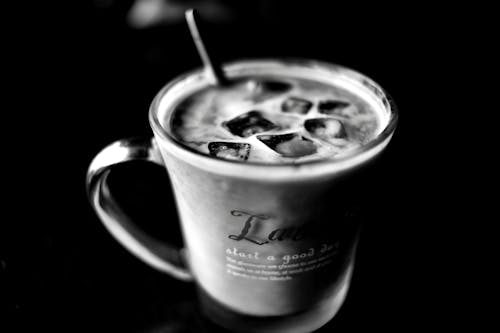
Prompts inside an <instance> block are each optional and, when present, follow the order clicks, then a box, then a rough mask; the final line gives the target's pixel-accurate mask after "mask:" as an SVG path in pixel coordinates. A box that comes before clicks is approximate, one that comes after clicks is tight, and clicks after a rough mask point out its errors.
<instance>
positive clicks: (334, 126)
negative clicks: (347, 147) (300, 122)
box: [304, 118, 347, 140]
mask: <svg viewBox="0 0 500 333" xmlns="http://www.w3.org/2000/svg"><path fill="white" fill-rule="evenodd" d="M304 128H305V129H306V130H307V131H308V132H309V133H311V134H312V135H314V136H317V137H319V138H321V139H325V140H328V139H334V138H339V139H343V138H346V137H347V133H346V130H345V127H344V124H342V122H341V121H340V120H338V119H333V118H313V119H307V120H306V121H305V122H304Z"/></svg>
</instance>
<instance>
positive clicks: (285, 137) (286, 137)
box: [257, 133, 317, 157]
mask: <svg viewBox="0 0 500 333" xmlns="http://www.w3.org/2000/svg"><path fill="white" fill-rule="evenodd" d="M257 139H259V140H260V141H261V142H263V143H264V144H265V145H266V146H268V147H269V148H271V149H272V150H274V151H275V152H277V153H278V154H281V155H282V156H284V157H301V156H306V155H311V154H314V153H315V152H316V150H317V148H316V145H315V144H314V142H312V141H311V140H310V139H308V138H306V137H303V136H302V135H300V134H298V133H288V134H279V135H271V134H269V135H258V136H257Z"/></svg>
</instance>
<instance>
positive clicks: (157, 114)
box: [87, 59, 397, 333]
mask: <svg viewBox="0 0 500 333" xmlns="http://www.w3.org/2000/svg"><path fill="white" fill-rule="evenodd" d="M223 70H224V72H225V74H226V76H227V77H228V78H229V79H235V78H238V77H248V76H255V77H258V76H263V75H265V76H274V75H276V76H278V77H280V76H285V77H295V78H299V79H300V78H303V79H309V80H311V79H313V80H318V81H320V82H323V83H327V84H328V83H330V84H336V85H341V86H342V87H344V88H345V89H348V90H350V91H352V92H355V94H356V95H358V96H361V97H362V98H363V99H364V100H365V101H369V103H371V105H372V106H374V107H376V108H378V110H380V112H381V113H382V116H383V117H382V118H383V119H385V124H384V125H383V126H384V127H383V128H382V130H381V132H380V134H378V135H377V136H376V137H375V138H374V139H373V140H372V141H370V142H368V143H367V144H365V145H363V146H361V147H360V148H356V149H355V150H354V151H352V152H351V153H348V154H347V155H345V156H343V157H340V158H334V159H324V160H318V161H312V162H306V163H302V164H298V165H293V164H264V163H248V162H247V163H245V162H236V161H230V160H224V159H217V158H214V157H211V156H208V155H204V154H202V153H199V152H196V151H194V150H192V149H191V148H188V147H187V146H183V145H182V144H180V143H179V142H178V141H177V140H176V139H175V137H174V136H173V134H172V132H171V129H170V128H169V127H168V126H162V123H163V124H169V123H170V122H169V121H168V120H169V119H171V116H172V112H173V109H174V106H175V105H176V103H178V102H179V101H180V100H182V99H183V98H185V97H186V96H188V95H189V94H191V93H194V92H195V91H197V90H199V89H201V88H203V87H205V86H207V85H209V84H210V80H209V78H208V76H207V75H206V74H205V72H204V70H203V69H198V70H194V71H192V72H189V73H186V74H184V75H181V76H179V77H177V78H175V79H174V80H173V81H171V82H170V83H168V84H167V85H166V86H165V87H164V88H163V89H161V91H160V92H159V93H158V94H157V96H156V97H155V98H154V100H153V102H152V104H151V107H150V110H149V120H150V125H151V128H152V130H153V133H154V138H145V139H126V140H121V141H117V142H115V143H113V144H111V145H109V146H108V147H106V148H104V149H103V150H102V151H101V152H100V153H99V154H98V155H97V156H96V157H95V158H94V160H93V161H92V162H91V164H90V166H89V169H88V174H87V191H88V196H89V200H90V202H91V205H92V206H93V208H94V209H95V211H96V213H97V215H98V216H99V218H100V220H101V221H102V222H103V224H104V225H105V227H106V228H107V229H108V230H109V232H110V233H111V234H112V235H113V236H114V237H115V238H116V239H117V240H118V241H119V242H120V243H121V244H122V245H123V246H125V247H126V248H127V249H128V250H129V251H130V252H132V253H133V254H134V255H136V256H137V257H139V258H140V259H141V260H143V261H144V262H146V263H147V264H149V265H151V266H153V267H154V268H156V269H158V270H160V271H163V272H165V273H168V274H170V275H172V276H174V277H176V278H178V279H181V280H185V281H193V282H194V283H195V284H196V287H197V290H198V295H199V299H200V303H201V305H202V310H203V312H204V313H205V314H206V316H207V317H208V318H210V319H211V320H213V321H214V322H215V323H217V324H219V325H220V326H223V327H225V328H228V329H231V330H233V331H237V332H297V333H301V332H310V331H313V330H315V329H318V328H319V327H321V326H323V325H324V324H325V323H327V322H328V321H329V320H330V319H331V318H333V317H334V316H335V314H336V313H337V311H338V310H339V308H340V306H341V305H342V303H343V301H344V299H345V297H346V293H347V290H348V288H349V283H350V279H351V275H352V271H353V265H354V261H355V251H356V246H357V242H358V235H359V227H360V218H359V216H358V214H357V213H355V212H353V207H355V206H356V203H359V200H358V198H359V196H360V193H368V191H370V188H369V187H370V186H371V185H370V176H368V175H370V171H369V170H370V169H374V168H370V165H372V164H373V161H374V160H375V158H376V157H377V156H378V155H379V154H380V153H381V152H382V151H383V149H384V148H385V147H386V146H387V144H388V143H389V141H390V139H391V137H392V135H393V133H394V130H395V128H396V123H397V111H396V109H395V106H394V104H393V102H392V100H391V99H390V98H389V97H388V95H387V94H386V93H385V92H384V91H383V89H381V88H380V87H379V86H378V85H377V84H376V83H375V82H373V81H372V80H371V79H369V78H367V77H366V76H364V75H362V74H360V73H358V72H356V71H353V70H350V69H347V68H345V67H341V66H338V65H333V64H327V63H322V62H318V61H313V60H304V59H286V60H265V59H260V60H245V61H236V62H233V63H230V64H226V65H224V66H223ZM163 119H166V121H164V122H162V120H163ZM131 160H146V161H151V162H153V163H157V164H160V165H163V166H165V168H166V170H167V172H168V174H169V177H170V181H171V185H172V188H173V192H174V197H175V201H176V205H177V208H178V213H179V218H180V227H181V230H182V235H183V241H184V248H182V249H179V248H176V247H175V246H173V245H170V244H166V243H163V242H160V241H158V240H156V239H154V237H153V236H151V235H148V234H146V233H145V232H144V231H142V230H141V228H140V227H139V226H138V225H136V224H135V223H134V222H133V221H132V220H131V219H130V218H128V217H127V216H126V214H125V213H124V212H123V211H122V210H121V209H120V207H119V206H118V205H117V204H116V203H115V202H114V201H113V200H112V199H111V197H110V193H109V191H108V189H107V187H106V179H107V177H108V175H109V173H110V172H111V171H112V169H113V166H115V165H117V164H120V163H124V162H126V161H131ZM158 209H161V207H158Z"/></svg>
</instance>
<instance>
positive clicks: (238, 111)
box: [164, 77, 381, 164]
mask: <svg viewBox="0 0 500 333" xmlns="http://www.w3.org/2000/svg"><path fill="white" fill-rule="evenodd" d="M165 125H166V126H171V128H172V133H173V135H174V136H175V137H176V139H177V140H178V141H180V142H181V143H182V144H184V145H186V146H188V147H190V148H193V149H195V150H197V151H199V152H201V153H204V154H207V155H210V156H213V157H217V158H221V159H229V160H237V161H243V162H244V161H247V162H259V163H277V164H279V163H302V162H306V161H312V160H320V159H326V158H332V157H339V156H342V155H344V154H346V153H348V152H350V151H352V150H353V149H355V148H357V147H359V146H362V145H364V144H366V143H367V142H369V141H371V140H372V139H374V138H375V137H376V136H377V134H378V133H379V132H380V131H381V121H380V117H379V115H378V114H377V112H376V111H375V110H374V108H373V107H372V106H371V105H370V104H369V103H367V102H366V101H364V100H363V99H362V98H360V97H359V96H357V95H355V94H353V93H351V92H349V91H348V90H346V89H344V88H341V87H337V86H332V85H327V84H325V83H321V82H316V81H312V80H305V79H295V78H281V77H280V78H276V77H259V78H248V79H240V80H238V81H236V82H232V83H231V85H230V86H228V87H213V86H210V87H207V88H204V89H203V90H200V91H198V92H196V93H195V94H193V95H191V96H189V97H188V98H187V99H185V100H184V101H182V102H181V103H180V104H178V105H177V107H176V109H175V111H174V115H173V117H172V120H171V123H170V124H164V126H165Z"/></svg>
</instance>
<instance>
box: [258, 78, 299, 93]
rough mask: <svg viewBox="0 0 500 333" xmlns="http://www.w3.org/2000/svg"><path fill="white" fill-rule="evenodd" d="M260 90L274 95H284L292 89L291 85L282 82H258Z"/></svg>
mask: <svg viewBox="0 0 500 333" xmlns="http://www.w3.org/2000/svg"><path fill="white" fill-rule="evenodd" d="M259 84H260V89H262V91H267V92H272V93H275V94H282V93H286V92H287V91H289V90H291V89H292V85H291V84H290V83H287V82H283V81H260V82H259Z"/></svg>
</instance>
